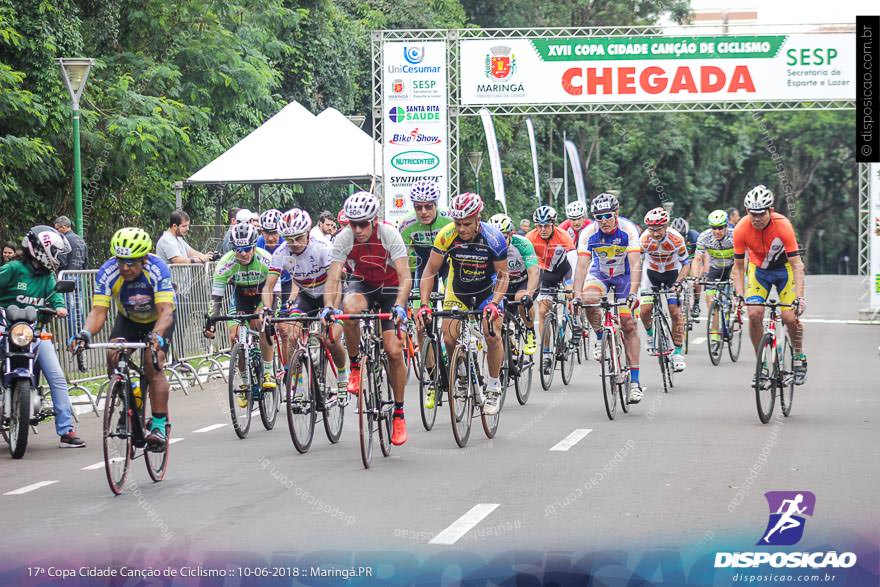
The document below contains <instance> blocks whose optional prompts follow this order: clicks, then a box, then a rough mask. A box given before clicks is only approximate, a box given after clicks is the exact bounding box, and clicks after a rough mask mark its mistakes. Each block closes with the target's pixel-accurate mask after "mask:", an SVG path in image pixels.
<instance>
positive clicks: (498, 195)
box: [480, 108, 507, 214]
mask: <svg viewBox="0 0 880 587" xmlns="http://www.w3.org/2000/svg"><path fill="white" fill-rule="evenodd" d="M480 119H482V121H483V132H484V133H485V134H486V146H487V147H488V148H489V166H490V167H491V168H492V185H493V186H494V188H495V200H496V201H497V202H501V207H502V208H503V209H504V213H505V214H507V196H506V195H505V194H504V175H503V174H502V173H501V153H500V152H499V151H498V139H497V138H496V137H495V124H494V123H493V122H492V115H491V114H490V113H489V111H488V110H487V109H486V108H483V109H481V110H480ZM480 196H481V197H482V194H480ZM483 199H485V197H483Z"/></svg>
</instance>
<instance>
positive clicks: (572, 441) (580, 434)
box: [550, 428, 593, 451]
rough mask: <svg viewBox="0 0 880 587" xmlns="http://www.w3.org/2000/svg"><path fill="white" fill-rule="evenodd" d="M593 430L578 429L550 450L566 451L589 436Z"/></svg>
mask: <svg viewBox="0 0 880 587" xmlns="http://www.w3.org/2000/svg"><path fill="white" fill-rule="evenodd" d="M592 431H593V429H592V428H578V429H577V430H575V431H574V432H572V433H571V434H569V435H568V436H566V437H565V438H563V439H562V440H560V441H559V442H557V443H556V444H554V445H553V448H551V449H550V450H558V451H566V450H568V449H570V448H571V447H573V446H574V445H576V444H577V443H578V442H580V441H581V440H583V439H584V438H585V437H586V436H587V434H589V433H590V432H592Z"/></svg>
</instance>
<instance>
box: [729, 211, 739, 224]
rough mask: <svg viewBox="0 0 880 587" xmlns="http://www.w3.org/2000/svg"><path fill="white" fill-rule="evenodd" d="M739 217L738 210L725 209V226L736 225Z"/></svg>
mask: <svg viewBox="0 0 880 587" xmlns="http://www.w3.org/2000/svg"><path fill="white" fill-rule="evenodd" d="M739 219H740V215H739V210H737V209H736V208H731V209H730V210H728V211H727V226H729V227H730V228H733V227H734V226H736V223H737V222H739Z"/></svg>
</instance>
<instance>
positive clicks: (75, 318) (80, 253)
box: [55, 216, 89, 332]
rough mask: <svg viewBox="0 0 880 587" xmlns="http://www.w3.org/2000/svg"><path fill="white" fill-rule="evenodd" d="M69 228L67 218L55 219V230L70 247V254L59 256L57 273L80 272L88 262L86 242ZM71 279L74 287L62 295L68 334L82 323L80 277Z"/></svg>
mask: <svg viewBox="0 0 880 587" xmlns="http://www.w3.org/2000/svg"><path fill="white" fill-rule="evenodd" d="M70 226H71V222H70V218H68V217H67V216H59V217H58V218H56V219H55V230H57V231H58V232H59V233H61V236H63V237H64V240H66V241H67V244H69V245H70V252H69V253H65V254H63V255H61V256H60V257H59V259H58V261H59V265H58V272H59V273H60V272H62V271H82V270H84V269H85V268H86V266H87V265H88V261H89V252H88V248H87V247H86V241H84V240H83V238H82V237H81V236H80V235H78V234H76V233H75V232H73V229H72V228H71V227H70ZM71 277H72V279H73V281H74V282H75V283H76V287H75V288H74V290H73V291H72V292H70V293H68V294H65V295H64V298H65V303H66V305H67V307H68V309H69V310H68V312H69V313H68V314H67V328H68V331H69V332H78V331H79V329H80V328H82V322H83V315H82V302H81V300H80V295H82V290H83V288H82V284H81V283H80V279H81V276H80V275H78V274H74V275H72V276H71Z"/></svg>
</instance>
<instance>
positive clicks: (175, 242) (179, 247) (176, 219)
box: [156, 210, 211, 264]
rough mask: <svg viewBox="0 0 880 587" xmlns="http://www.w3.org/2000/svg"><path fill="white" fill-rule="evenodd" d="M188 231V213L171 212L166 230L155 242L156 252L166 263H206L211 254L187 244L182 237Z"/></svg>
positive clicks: (180, 211)
mask: <svg viewBox="0 0 880 587" xmlns="http://www.w3.org/2000/svg"><path fill="white" fill-rule="evenodd" d="M188 232H189V214H187V213H186V212H184V211H183V210H175V211H174V212H172V213H171V219H170V221H169V225H168V230H166V231H165V232H164V233H162V236H161V237H159V240H158V242H157V243H156V254H157V255H158V256H159V258H161V259H162V260H163V261H165V262H166V263H168V264H171V263H207V262H208V261H210V260H211V255H210V254H206V253H200V252H199V251H197V250H195V249H194V248H192V247H191V246H189V245H188V244H187V242H186V241H185V240H183V237H184V236H186V235H187V233H188Z"/></svg>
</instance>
